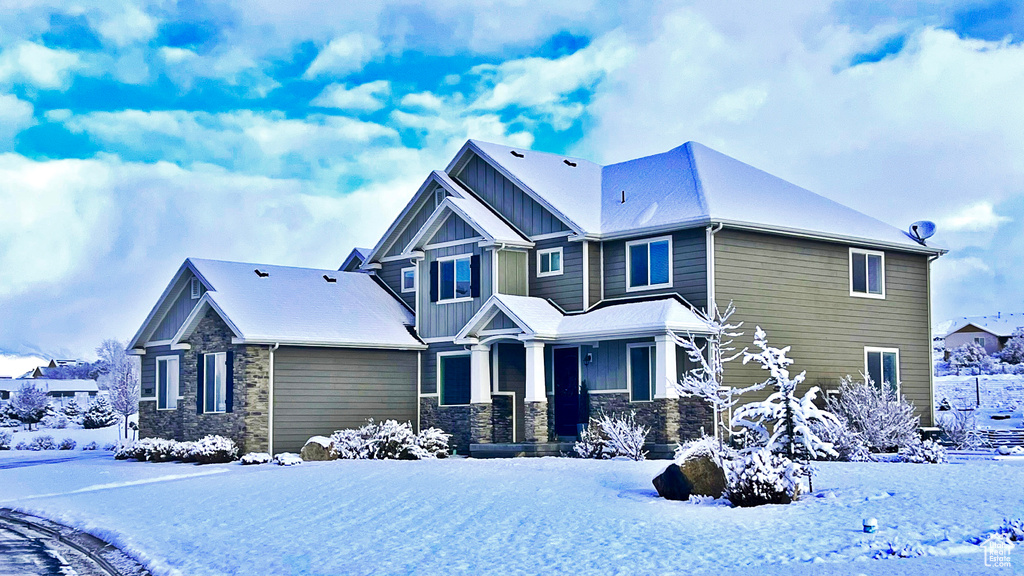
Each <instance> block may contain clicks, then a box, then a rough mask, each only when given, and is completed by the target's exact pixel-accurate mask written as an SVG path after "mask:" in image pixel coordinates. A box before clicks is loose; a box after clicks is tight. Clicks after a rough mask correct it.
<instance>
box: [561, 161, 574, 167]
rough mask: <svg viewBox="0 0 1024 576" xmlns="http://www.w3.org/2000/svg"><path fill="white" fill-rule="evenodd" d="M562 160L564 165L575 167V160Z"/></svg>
mask: <svg viewBox="0 0 1024 576" xmlns="http://www.w3.org/2000/svg"><path fill="white" fill-rule="evenodd" d="M562 162H565V165H566V166H570V167H572V168H575V167H576V163H575V162H570V161H568V160H562Z"/></svg>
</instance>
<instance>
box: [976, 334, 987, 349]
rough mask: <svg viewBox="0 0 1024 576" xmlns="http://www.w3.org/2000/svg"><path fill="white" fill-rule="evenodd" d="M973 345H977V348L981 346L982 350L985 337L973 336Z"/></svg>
mask: <svg viewBox="0 0 1024 576" xmlns="http://www.w3.org/2000/svg"><path fill="white" fill-rule="evenodd" d="M974 343H975V344H977V345H978V346H981V347H982V348H984V347H985V337H984V336H975V337H974Z"/></svg>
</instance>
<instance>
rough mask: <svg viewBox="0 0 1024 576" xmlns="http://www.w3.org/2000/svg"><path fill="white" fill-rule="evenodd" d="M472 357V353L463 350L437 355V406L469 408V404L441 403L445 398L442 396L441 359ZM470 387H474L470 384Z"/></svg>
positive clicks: (435, 382) (435, 381)
mask: <svg viewBox="0 0 1024 576" xmlns="http://www.w3.org/2000/svg"><path fill="white" fill-rule="evenodd" d="M471 355H472V354H471V353H470V352H466V351H462V350H456V351H453V352H438V353H437V362H436V364H437V365H436V366H435V369H436V371H437V376H436V377H435V378H434V385H435V387H436V388H437V405H438V406H469V404H442V403H441V400H442V398H444V396H443V395H442V394H441V384H443V381H442V380H441V358H446V357H448V356H466V357H469V356H471ZM470 385H471V386H472V384H470Z"/></svg>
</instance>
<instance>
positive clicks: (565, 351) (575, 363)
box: [552, 348, 580, 436]
mask: <svg viewBox="0 0 1024 576" xmlns="http://www.w3.org/2000/svg"><path fill="white" fill-rule="evenodd" d="M552 354H553V355H554V379H555V434H557V435H558V436H576V424H577V423H578V422H579V413H580V356H579V354H580V349H579V348H555V349H554V350H553V351H552Z"/></svg>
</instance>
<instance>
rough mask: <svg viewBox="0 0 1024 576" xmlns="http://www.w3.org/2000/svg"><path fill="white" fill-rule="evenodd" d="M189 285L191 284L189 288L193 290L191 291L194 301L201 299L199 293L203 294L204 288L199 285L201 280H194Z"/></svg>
mask: <svg viewBox="0 0 1024 576" xmlns="http://www.w3.org/2000/svg"><path fill="white" fill-rule="evenodd" d="M189 284H190V286H189V287H190V288H191V291H192V299H193V300H195V299H197V298H199V296H200V294H199V293H200V292H202V286H203V285H202V284H200V283H199V278H193V279H192V281H191V282H189Z"/></svg>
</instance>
